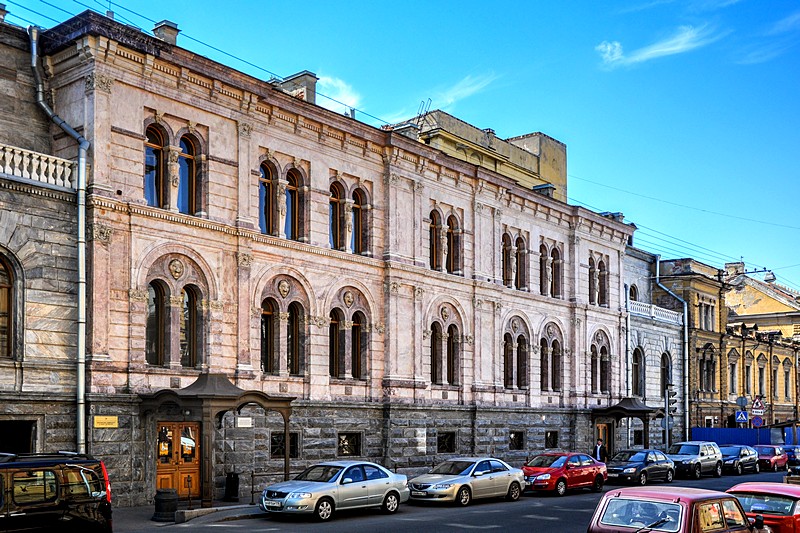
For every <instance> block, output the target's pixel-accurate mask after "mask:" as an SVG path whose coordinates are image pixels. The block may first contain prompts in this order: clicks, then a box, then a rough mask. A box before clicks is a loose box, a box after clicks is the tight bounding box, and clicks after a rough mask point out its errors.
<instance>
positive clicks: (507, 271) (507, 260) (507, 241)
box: [502, 233, 513, 287]
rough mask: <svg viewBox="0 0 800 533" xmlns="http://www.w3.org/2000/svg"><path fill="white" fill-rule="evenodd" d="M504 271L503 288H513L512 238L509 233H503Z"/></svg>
mask: <svg viewBox="0 0 800 533" xmlns="http://www.w3.org/2000/svg"><path fill="white" fill-rule="evenodd" d="M502 270H503V286H505V287H511V283H512V282H513V279H512V272H511V237H509V235H508V233H503V255H502Z"/></svg>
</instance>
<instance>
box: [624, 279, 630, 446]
mask: <svg viewBox="0 0 800 533" xmlns="http://www.w3.org/2000/svg"><path fill="white" fill-rule="evenodd" d="M623 287H625V397H626V398H630V396H631V377H630V376H631V309H630V308H631V304H630V301H631V290H630V287H628V284H627V283H626V284H625V285H623ZM625 424H626V431H627V437H626V440H625V446H627V447H630V445H631V420H630V418H629V419H628V420H626V421H625Z"/></svg>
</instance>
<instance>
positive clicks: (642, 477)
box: [639, 472, 647, 487]
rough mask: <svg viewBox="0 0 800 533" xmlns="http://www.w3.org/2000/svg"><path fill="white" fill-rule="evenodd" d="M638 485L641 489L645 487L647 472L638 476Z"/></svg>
mask: <svg viewBox="0 0 800 533" xmlns="http://www.w3.org/2000/svg"><path fill="white" fill-rule="evenodd" d="M639 485H641V486H643V487H644V486H645V485H647V472H642V473H641V474H639Z"/></svg>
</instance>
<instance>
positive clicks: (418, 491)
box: [411, 490, 428, 496]
mask: <svg viewBox="0 0 800 533" xmlns="http://www.w3.org/2000/svg"><path fill="white" fill-rule="evenodd" d="M411 495H412V496H427V495H428V493H427V492H424V491H420V490H415V491H412V492H411Z"/></svg>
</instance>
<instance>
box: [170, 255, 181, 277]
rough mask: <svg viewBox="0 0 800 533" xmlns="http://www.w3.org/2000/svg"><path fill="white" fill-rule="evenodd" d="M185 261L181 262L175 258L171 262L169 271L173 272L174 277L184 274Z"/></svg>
mask: <svg viewBox="0 0 800 533" xmlns="http://www.w3.org/2000/svg"><path fill="white" fill-rule="evenodd" d="M183 271H184V267H183V263H181V261H180V259H173V260H172V261H170V262H169V273H170V274H172V277H173V278H175V279H180V277H181V276H183Z"/></svg>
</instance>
